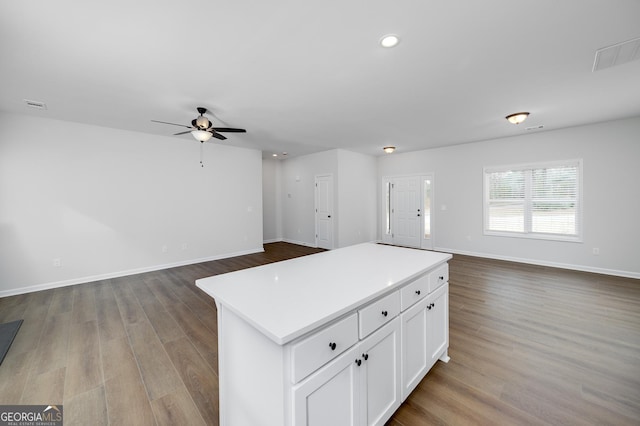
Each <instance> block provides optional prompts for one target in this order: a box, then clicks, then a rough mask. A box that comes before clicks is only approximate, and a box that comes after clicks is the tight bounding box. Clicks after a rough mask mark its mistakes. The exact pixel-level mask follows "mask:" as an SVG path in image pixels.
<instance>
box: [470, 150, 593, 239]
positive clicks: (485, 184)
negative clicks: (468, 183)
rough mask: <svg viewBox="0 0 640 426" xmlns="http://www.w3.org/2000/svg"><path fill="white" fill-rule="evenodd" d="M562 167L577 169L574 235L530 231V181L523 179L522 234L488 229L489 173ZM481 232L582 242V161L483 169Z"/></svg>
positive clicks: (492, 234)
mask: <svg viewBox="0 0 640 426" xmlns="http://www.w3.org/2000/svg"><path fill="white" fill-rule="evenodd" d="M563 166H572V167H577V169H578V176H577V183H576V184H577V188H576V190H577V197H576V203H577V205H576V218H575V220H576V224H575V229H576V234H575V235H573V234H572V235H568V234H553V233H540V232H532V231H531V222H532V211H531V205H532V196H531V187H530V185H531V181H530V179H529V180H528V179H525V201H524V205H525V207H524V232H517V231H496V230H491V229H489V220H490V217H489V207H490V203H489V201H490V200H489V179H488V175H489V174H490V173H496V172H508V171H522V170H535V169H548V168H557V167H563ZM482 177H483V201H482V204H483V216H484V218H483V231H484V235H491V236H501V237H515V238H530V239H542V240H554V241H568V242H582V205H583V204H582V193H583V188H582V159H577V160H564V161H548V162H541V163H528V164H516V165H507V166H491V167H484V169H483V173H482Z"/></svg>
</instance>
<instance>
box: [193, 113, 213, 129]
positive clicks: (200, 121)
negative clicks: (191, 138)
mask: <svg viewBox="0 0 640 426" xmlns="http://www.w3.org/2000/svg"><path fill="white" fill-rule="evenodd" d="M210 124H211V122H210V121H209V119H208V118H207V117H205V116H204V115H201V116H200V117H198V118H196V126H197V127H198V128H199V129H207V128H209V125H210Z"/></svg>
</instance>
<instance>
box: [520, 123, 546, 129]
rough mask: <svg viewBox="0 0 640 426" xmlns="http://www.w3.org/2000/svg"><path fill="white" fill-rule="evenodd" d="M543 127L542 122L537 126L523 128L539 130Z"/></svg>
mask: <svg viewBox="0 0 640 426" xmlns="http://www.w3.org/2000/svg"><path fill="white" fill-rule="evenodd" d="M543 128H544V124H540V125H538V126H530V127H525V128H524V129H525V130H540V129H543Z"/></svg>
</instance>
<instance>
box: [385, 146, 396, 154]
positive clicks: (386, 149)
mask: <svg viewBox="0 0 640 426" xmlns="http://www.w3.org/2000/svg"><path fill="white" fill-rule="evenodd" d="M382 150H383V151H384V152H386V153H387V154H391V153H392V152H393V151H395V150H396V147H395V146H385V147H384V148H382Z"/></svg>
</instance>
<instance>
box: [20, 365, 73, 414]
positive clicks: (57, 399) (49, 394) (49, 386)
mask: <svg viewBox="0 0 640 426" xmlns="http://www.w3.org/2000/svg"><path fill="white" fill-rule="evenodd" d="M65 374H66V370H65V367H61V368H58V369H55V370H48V371H46V372H44V373H41V374H37V373H36V372H35V371H32V372H31V374H30V375H29V379H28V380H27V383H26V385H25V388H24V392H23V394H22V398H21V399H20V404H23V405H25V404H26V405H62V403H63V401H64V385H65Z"/></svg>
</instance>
